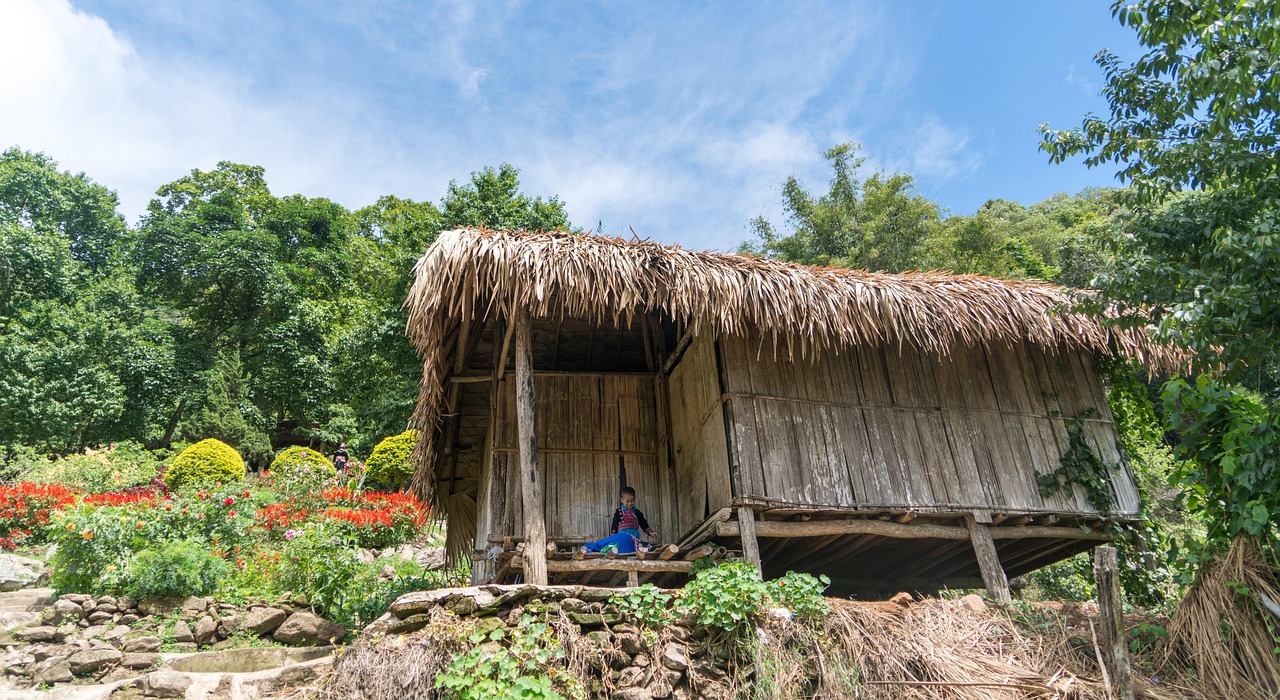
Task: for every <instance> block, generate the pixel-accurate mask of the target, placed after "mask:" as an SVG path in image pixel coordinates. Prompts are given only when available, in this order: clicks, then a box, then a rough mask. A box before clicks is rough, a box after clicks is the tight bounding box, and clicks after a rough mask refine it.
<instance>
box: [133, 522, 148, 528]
mask: <svg viewBox="0 0 1280 700" xmlns="http://www.w3.org/2000/svg"><path fill="white" fill-rule="evenodd" d="M144 527H146V525H144V524H143V523H142V521H141V520H139V521H138V522H137V523H136V524H135V525H134V526H133V529H135V530H141V529H142V528H144Z"/></svg>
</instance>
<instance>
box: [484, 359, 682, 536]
mask: <svg viewBox="0 0 1280 700" xmlns="http://www.w3.org/2000/svg"><path fill="white" fill-rule="evenodd" d="M653 387H654V382H653V377H652V376H649V375H642V374H586V373H549V374H544V375H537V376H535V377H534V392H535V395H536V397H537V428H538V456H539V459H540V460H541V464H542V472H543V479H544V480H543V484H545V493H544V499H545V508H546V510H545V516H546V522H547V537H548V539H549V540H551V541H555V542H557V543H562V544H563V543H569V542H574V543H578V542H584V541H590V540H594V539H598V538H600V537H603V536H604V535H606V534H608V530H609V520H610V517H611V516H612V515H613V510H614V508H616V507H617V504H618V489H619V487H620V486H622V481H623V478H624V474H625V481H626V483H627V485H629V486H632V487H633V488H635V489H636V492H637V494H638V496H639V499H638V506H639V508H640V510H641V511H643V512H644V513H645V515H646V517H648V518H649V524H650V525H651V526H653V527H654V528H656V529H657V530H658V531H659V532H660V533H662V534H663V535H664V536H670V535H672V534H674V528H673V525H674V523H675V518H674V514H670V513H663V512H662V508H660V507H659V504H660V503H661V498H662V494H663V492H664V491H665V490H666V488H667V487H666V486H665V485H664V484H662V483H661V478H662V475H661V473H660V471H659V468H658V446H657V425H656V421H657V411H656V406H655V404H654V389H653ZM497 395H498V400H497V405H496V406H495V411H494V417H495V418H494V419H495V424H494V425H495V432H494V449H493V465H492V472H491V477H490V479H489V482H488V488H489V497H490V507H489V508H488V510H489V513H490V515H489V521H490V526H489V529H488V532H489V533H491V535H490V536H491V537H496V538H498V539H500V538H501V537H502V536H504V535H506V536H512V537H521V536H522V535H523V531H524V517H523V509H522V507H521V502H520V482H519V479H516V478H514V477H515V469H516V464H517V460H518V453H517V441H516V425H515V408H516V407H515V392H514V383H513V382H512V381H510V379H509V378H506V379H504V380H503V382H502V386H500V387H499V389H498V392H497Z"/></svg>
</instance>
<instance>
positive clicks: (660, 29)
mask: <svg viewBox="0 0 1280 700" xmlns="http://www.w3.org/2000/svg"><path fill="white" fill-rule="evenodd" d="M121 7H123V8H128V11H130V12H132V14H129V15H128V17H129V18H130V19H131V21H130V22H129V23H125V24H123V25H122V24H118V23H115V22H116V20H115V19H113V20H112V22H113V23H110V24H109V23H108V21H106V20H104V19H103V18H102V17H98V16H94V15H92V14H89V13H87V12H82V11H79V10H77V9H76V8H75V7H73V5H72V4H71V3H70V2H69V0H8V1H7V2H4V3H0V91H3V93H4V94H10V95H14V94H17V95H23V96H24V102H23V109H6V110H3V111H0V144H3V145H8V144H19V145H21V146H23V147H25V148H29V149H36V150H43V151H45V152H46V153H48V154H49V155H51V156H53V157H54V158H56V159H58V160H59V161H61V162H62V164H63V165H64V167H69V168H72V169H76V170H84V171H86V172H88V173H89V174H90V175H91V176H92V177H94V178H95V179H97V180H98V181H100V182H102V183H104V184H106V185H108V186H110V187H113V188H117V189H118V190H119V192H120V194H121V198H122V201H123V208H124V210H125V211H126V213H128V214H129V215H131V216H136V215H137V214H139V213H140V212H141V211H143V209H144V208H145V205H146V202H147V201H148V199H149V198H150V196H151V193H152V192H153V191H154V190H155V188H156V187H158V186H159V185H161V184H163V183H165V182H168V181H171V180H173V179H175V178H177V177H179V176H181V175H182V174H184V173H185V172H187V171H189V170H190V169H191V168H209V167H212V166H213V165H214V164H215V163H216V162H217V161H219V160H233V161H238V162H246V163H254V164H259V165H263V166H265V167H266V168H267V175H268V179H269V182H270V183H271V185H272V188H273V190H275V191H277V192H282V193H289V192H301V193H303V194H307V195H310V196H327V197H330V198H332V199H335V200H337V201H339V202H341V203H343V204H345V205H347V206H361V205H363V204H366V203H369V202H372V201H373V200H374V199H375V198H376V197H377V196H378V195H380V194H386V193H395V194H398V195H401V196H409V197H414V198H418V199H424V198H425V199H434V198H438V197H439V196H440V195H441V194H442V193H443V191H444V184H445V183H446V182H447V181H448V180H449V179H451V178H459V179H462V178H465V177H466V176H467V174H468V173H469V172H471V171H473V170H477V169H479V168H480V167H482V166H485V165H494V164H497V163H499V162H502V161H508V162H511V163H513V164H515V165H516V166H517V167H520V168H521V169H522V170H523V173H524V176H523V179H524V185H525V189H526V191H528V192H530V193H533V194H543V195H549V194H558V195H559V196H560V197H561V198H562V199H563V200H565V201H566V203H567V204H568V206H569V211H570V214H571V216H572V217H573V220H574V221H575V223H577V224H579V225H582V226H585V227H590V226H593V225H594V224H595V223H596V222H597V221H600V220H603V221H604V222H605V223H606V225H607V226H608V227H609V229H610V231H611V232H618V231H625V230H626V228H627V227H634V228H635V229H636V231H637V232H638V233H640V234H641V235H645V236H653V237H655V238H658V239H660V240H666V241H671V242H677V241H679V242H683V243H685V244H687V245H690V246H696V247H719V248H731V247H734V246H736V245H737V243H738V242H740V241H741V239H742V237H743V235H744V232H745V227H746V222H747V220H748V219H750V218H751V217H752V216H755V215H757V214H759V213H762V212H764V213H768V212H769V211H770V209H771V208H772V207H776V202H777V198H778V186H779V184H780V183H781V182H782V181H783V180H785V179H786V177H788V176H789V175H797V176H800V177H802V178H803V179H806V180H809V181H814V182H816V181H819V180H821V179H823V178H824V175H825V173H824V171H825V164H824V163H823V161H822V159H821V151H822V150H823V149H825V148H827V147H829V146H831V145H833V144H835V143H838V142H840V141H842V140H844V139H843V138H841V137H842V136H843V135H846V134H868V135H871V136H873V137H874V136H875V135H876V134H881V133H886V130H887V133H888V134H890V136H887V137H882V138H881V142H882V145H883V144H895V143H897V142H896V141H895V140H894V138H893V135H894V134H896V133H897V132H896V129H897V127H898V126H899V123H898V121H897V118H896V114H897V111H898V109H897V108H896V107H895V105H896V104H897V103H899V102H900V101H901V97H900V94H901V92H902V87H903V85H905V84H908V83H909V82H910V80H911V76H912V74H913V71H914V70H915V66H916V65H917V62H918V56H916V55H915V54H913V53H912V52H911V51H910V50H908V49H909V47H910V45H909V42H906V41H905V40H904V39H903V36H905V34H904V33H903V32H897V33H895V31H896V30H895V29H894V27H893V26H891V24H890V23H889V22H887V20H886V18H885V17H884V16H883V15H882V12H883V11H882V10H881V9H879V7H878V6H871V5H869V4H856V5H850V6H843V5H842V6H840V7H838V8H835V9H832V8H830V7H823V6H813V7H809V6H805V7H801V8H790V7H788V8H787V9H786V11H782V12H778V11H775V10H773V9H772V8H768V7H765V6H757V5H734V6H716V5H701V6H698V5H695V6H688V5H682V4H681V5H670V6H665V5H654V4H638V5H630V6H618V5H612V4H610V5H607V6H596V5H574V6H572V7H568V6H555V5H551V6H546V5H529V4H524V3H521V2H507V3H479V4H473V3H468V2H461V1H460V2H454V3H442V4H434V5H429V6H423V5H421V4H419V3H417V2H408V1H407V0H403V1H401V2H398V3H397V2H392V3H351V4H344V5H342V6H341V7H340V8H337V9H334V10H333V11H332V12H312V11H310V9H309V7H308V6H306V5H302V4H299V5H296V6H294V7H292V8H291V9H289V10H286V11H283V12H282V11H280V10H279V9H275V10H270V11H269V10H267V9H263V8H261V7H259V8H257V9H254V10H253V12H254V13H255V14H254V19H253V21H252V22H244V23H238V22H237V21H236V17H235V16H234V15H235V13H233V12H230V11H228V10H225V9H223V10H217V9H216V8H214V7H203V8H195V9H191V10H189V11H187V10H184V11H182V12H178V11H175V10H174V9H173V7H174V6H172V5H169V4H160V5H156V6H142V8H141V9H137V10H136V11H135V10H133V8H134V6H133V5H132V4H123V5H121ZM122 13H124V10H122ZM286 13H287V14H286ZM106 14H107V16H108V17H115V16H116V15H114V14H112V13H106ZM125 27H127V28H125ZM233 28H234V30H235V31H234V32H230V33H229V30H230V29H233ZM228 34H229V38H227V39H226V42H225V44H224V43H220V39H219V37H220V36H222V35H228ZM904 47H906V48H904ZM914 128H915V131H913V132H910V134H909V138H908V139H906V140H907V141H909V142H910V143H911V146H912V147H911V149H909V153H906V155H903V156H902V160H903V162H904V164H905V165H906V167H910V168H916V169H918V170H919V171H920V172H922V173H930V174H937V175H939V176H943V177H950V176H954V175H955V174H956V173H962V172H967V171H966V170H965V168H966V164H967V163H970V162H971V159H970V158H969V157H968V156H967V153H968V152H969V151H970V150H972V149H971V147H970V145H969V137H968V135H967V132H965V131H964V130H963V129H960V128H958V127H948V126H946V125H944V124H943V122H942V121H941V120H940V119H937V118H933V119H932V120H930V119H925V120H923V121H922V122H920V123H919V124H918V125H917V126H916V127H914ZM869 152H871V153H876V152H877V149H876V148H875V145H874V144H872V145H871V147H870V148H869Z"/></svg>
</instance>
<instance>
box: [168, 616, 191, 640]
mask: <svg viewBox="0 0 1280 700" xmlns="http://www.w3.org/2000/svg"><path fill="white" fill-rule="evenodd" d="M173 641H175V642H194V641H196V635H195V633H194V632H192V631H191V625H188V624H187V623H186V621H185V620H178V621H177V622H175V623H173Z"/></svg>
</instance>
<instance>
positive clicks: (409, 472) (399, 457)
mask: <svg viewBox="0 0 1280 700" xmlns="http://www.w3.org/2000/svg"><path fill="white" fill-rule="evenodd" d="M417 441H418V431H416V430H414V429H412V428H410V429H409V430H406V431H404V432H403V433H400V434H399V435H392V436H391V437H389V438H385V439H384V440H383V441H382V442H380V443H378V446H377V447H375V448H373V454H371V455H369V459H367V460H365V463H364V469H365V474H366V477H365V478H366V479H368V480H369V481H370V482H371V483H374V484H378V485H379V486H386V487H389V488H401V487H403V486H404V485H405V484H407V483H409V477H411V476H413V467H412V466H411V465H410V464H409V457H410V455H412V454H413V445H414V443H416V442H417Z"/></svg>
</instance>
